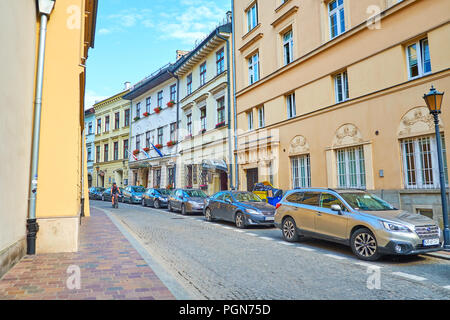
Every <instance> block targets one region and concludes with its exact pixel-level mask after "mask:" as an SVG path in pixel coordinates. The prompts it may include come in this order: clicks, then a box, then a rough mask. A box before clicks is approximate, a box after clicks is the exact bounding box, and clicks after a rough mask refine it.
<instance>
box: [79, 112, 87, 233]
mask: <svg viewBox="0 0 450 320" xmlns="http://www.w3.org/2000/svg"><path fill="white" fill-rule="evenodd" d="M83 121H84V116H83ZM85 133H86V129H83V131H82V133H81V212H80V225H81V218H83V217H84V201H85V200H84V182H85V181H84V154H85V152H86V150H85V149H86V136H85ZM86 166H87V161H86Z"/></svg>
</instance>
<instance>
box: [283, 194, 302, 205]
mask: <svg viewBox="0 0 450 320" xmlns="http://www.w3.org/2000/svg"><path fill="white" fill-rule="evenodd" d="M286 201H288V202H292V203H302V201H303V192H294V193H292V194H290V195H289V196H287V197H286Z"/></svg>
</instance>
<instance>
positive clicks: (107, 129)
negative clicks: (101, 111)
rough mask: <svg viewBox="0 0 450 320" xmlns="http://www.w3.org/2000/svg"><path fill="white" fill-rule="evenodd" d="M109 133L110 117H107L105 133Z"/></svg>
mask: <svg viewBox="0 0 450 320" xmlns="http://www.w3.org/2000/svg"><path fill="white" fill-rule="evenodd" d="M108 131H109V116H106V117H105V132H108Z"/></svg>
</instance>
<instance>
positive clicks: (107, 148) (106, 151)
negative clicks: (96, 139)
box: [103, 144, 109, 162]
mask: <svg viewBox="0 0 450 320" xmlns="http://www.w3.org/2000/svg"><path fill="white" fill-rule="evenodd" d="M108 154H109V145H108V144H105V146H104V154H103V161H104V162H108Z"/></svg>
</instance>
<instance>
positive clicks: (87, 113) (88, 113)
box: [84, 107, 95, 116]
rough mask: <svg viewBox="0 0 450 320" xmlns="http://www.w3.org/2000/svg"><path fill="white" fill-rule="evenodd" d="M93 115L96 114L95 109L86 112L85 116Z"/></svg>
mask: <svg viewBox="0 0 450 320" xmlns="http://www.w3.org/2000/svg"><path fill="white" fill-rule="evenodd" d="M91 114H95V108H94V107H92V108H89V109H87V110H85V111H84V115H85V116H88V115H91Z"/></svg>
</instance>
